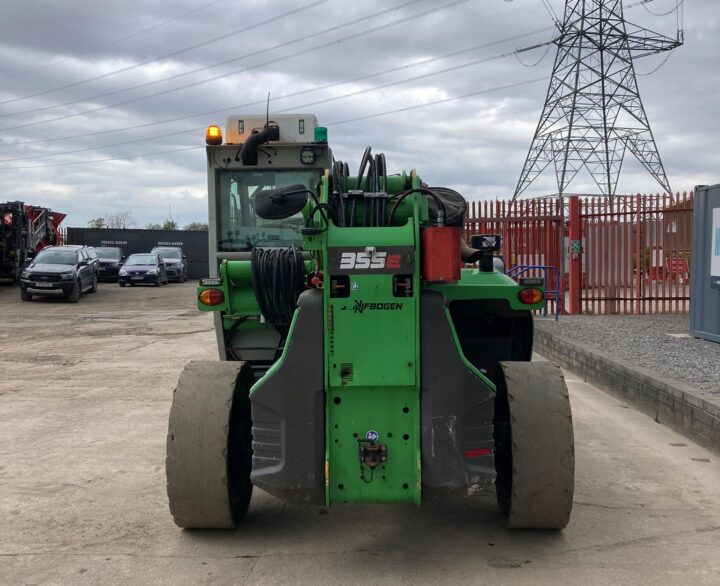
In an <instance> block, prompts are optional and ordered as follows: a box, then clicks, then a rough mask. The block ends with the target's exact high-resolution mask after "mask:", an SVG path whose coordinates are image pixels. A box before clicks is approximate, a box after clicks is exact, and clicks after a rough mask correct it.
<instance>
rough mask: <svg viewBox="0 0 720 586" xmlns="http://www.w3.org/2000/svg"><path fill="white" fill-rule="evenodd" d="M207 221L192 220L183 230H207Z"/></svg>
mask: <svg viewBox="0 0 720 586" xmlns="http://www.w3.org/2000/svg"><path fill="white" fill-rule="evenodd" d="M207 229H208V225H207V222H190V223H189V224H188V225H187V226H185V228H183V230H193V231H194V232H207Z"/></svg>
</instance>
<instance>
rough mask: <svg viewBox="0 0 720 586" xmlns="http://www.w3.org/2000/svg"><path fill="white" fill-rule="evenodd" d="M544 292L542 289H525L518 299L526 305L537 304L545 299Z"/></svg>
mask: <svg viewBox="0 0 720 586" xmlns="http://www.w3.org/2000/svg"><path fill="white" fill-rule="evenodd" d="M543 297H544V296H543V292H542V291H540V289H534V288H530V289H523V290H522V291H520V293H518V299H519V300H520V301H521V302H522V303H524V304H525V305H535V304H536V303H540V302H541V301H542V300H543Z"/></svg>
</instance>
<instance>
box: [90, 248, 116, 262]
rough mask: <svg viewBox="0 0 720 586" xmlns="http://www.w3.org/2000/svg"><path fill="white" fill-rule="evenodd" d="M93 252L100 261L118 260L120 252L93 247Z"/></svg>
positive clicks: (114, 249)
mask: <svg viewBox="0 0 720 586" xmlns="http://www.w3.org/2000/svg"><path fill="white" fill-rule="evenodd" d="M95 252H96V253H97V255H98V258H99V259H100V260H120V257H121V256H122V251H121V250H120V249H119V248H104V247H101V246H96V247H95Z"/></svg>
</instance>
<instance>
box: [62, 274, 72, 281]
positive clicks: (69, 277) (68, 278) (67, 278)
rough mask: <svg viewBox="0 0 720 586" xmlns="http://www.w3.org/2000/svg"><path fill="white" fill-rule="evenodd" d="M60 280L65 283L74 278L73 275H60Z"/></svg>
mask: <svg viewBox="0 0 720 586" xmlns="http://www.w3.org/2000/svg"><path fill="white" fill-rule="evenodd" d="M60 278H61V279H63V280H66V281H71V280H73V279H74V278H75V273H62V274H61V275H60Z"/></svg>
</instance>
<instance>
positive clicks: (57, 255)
mask: <svg viewBox="0 0 720 586" xmlns="http://www.w3.org/2000/svg"><path fill="white" fill-rule="evenodd" d="M34 262H35V263H37V264H44V265H74V264H75V263H76V262H77V253H76V252H75V251H74V250H62V249H58V248H47V249H45V250H43V251H42V252H40V254H38V255H37V256H36V257H35V261H34Z"/></svg>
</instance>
